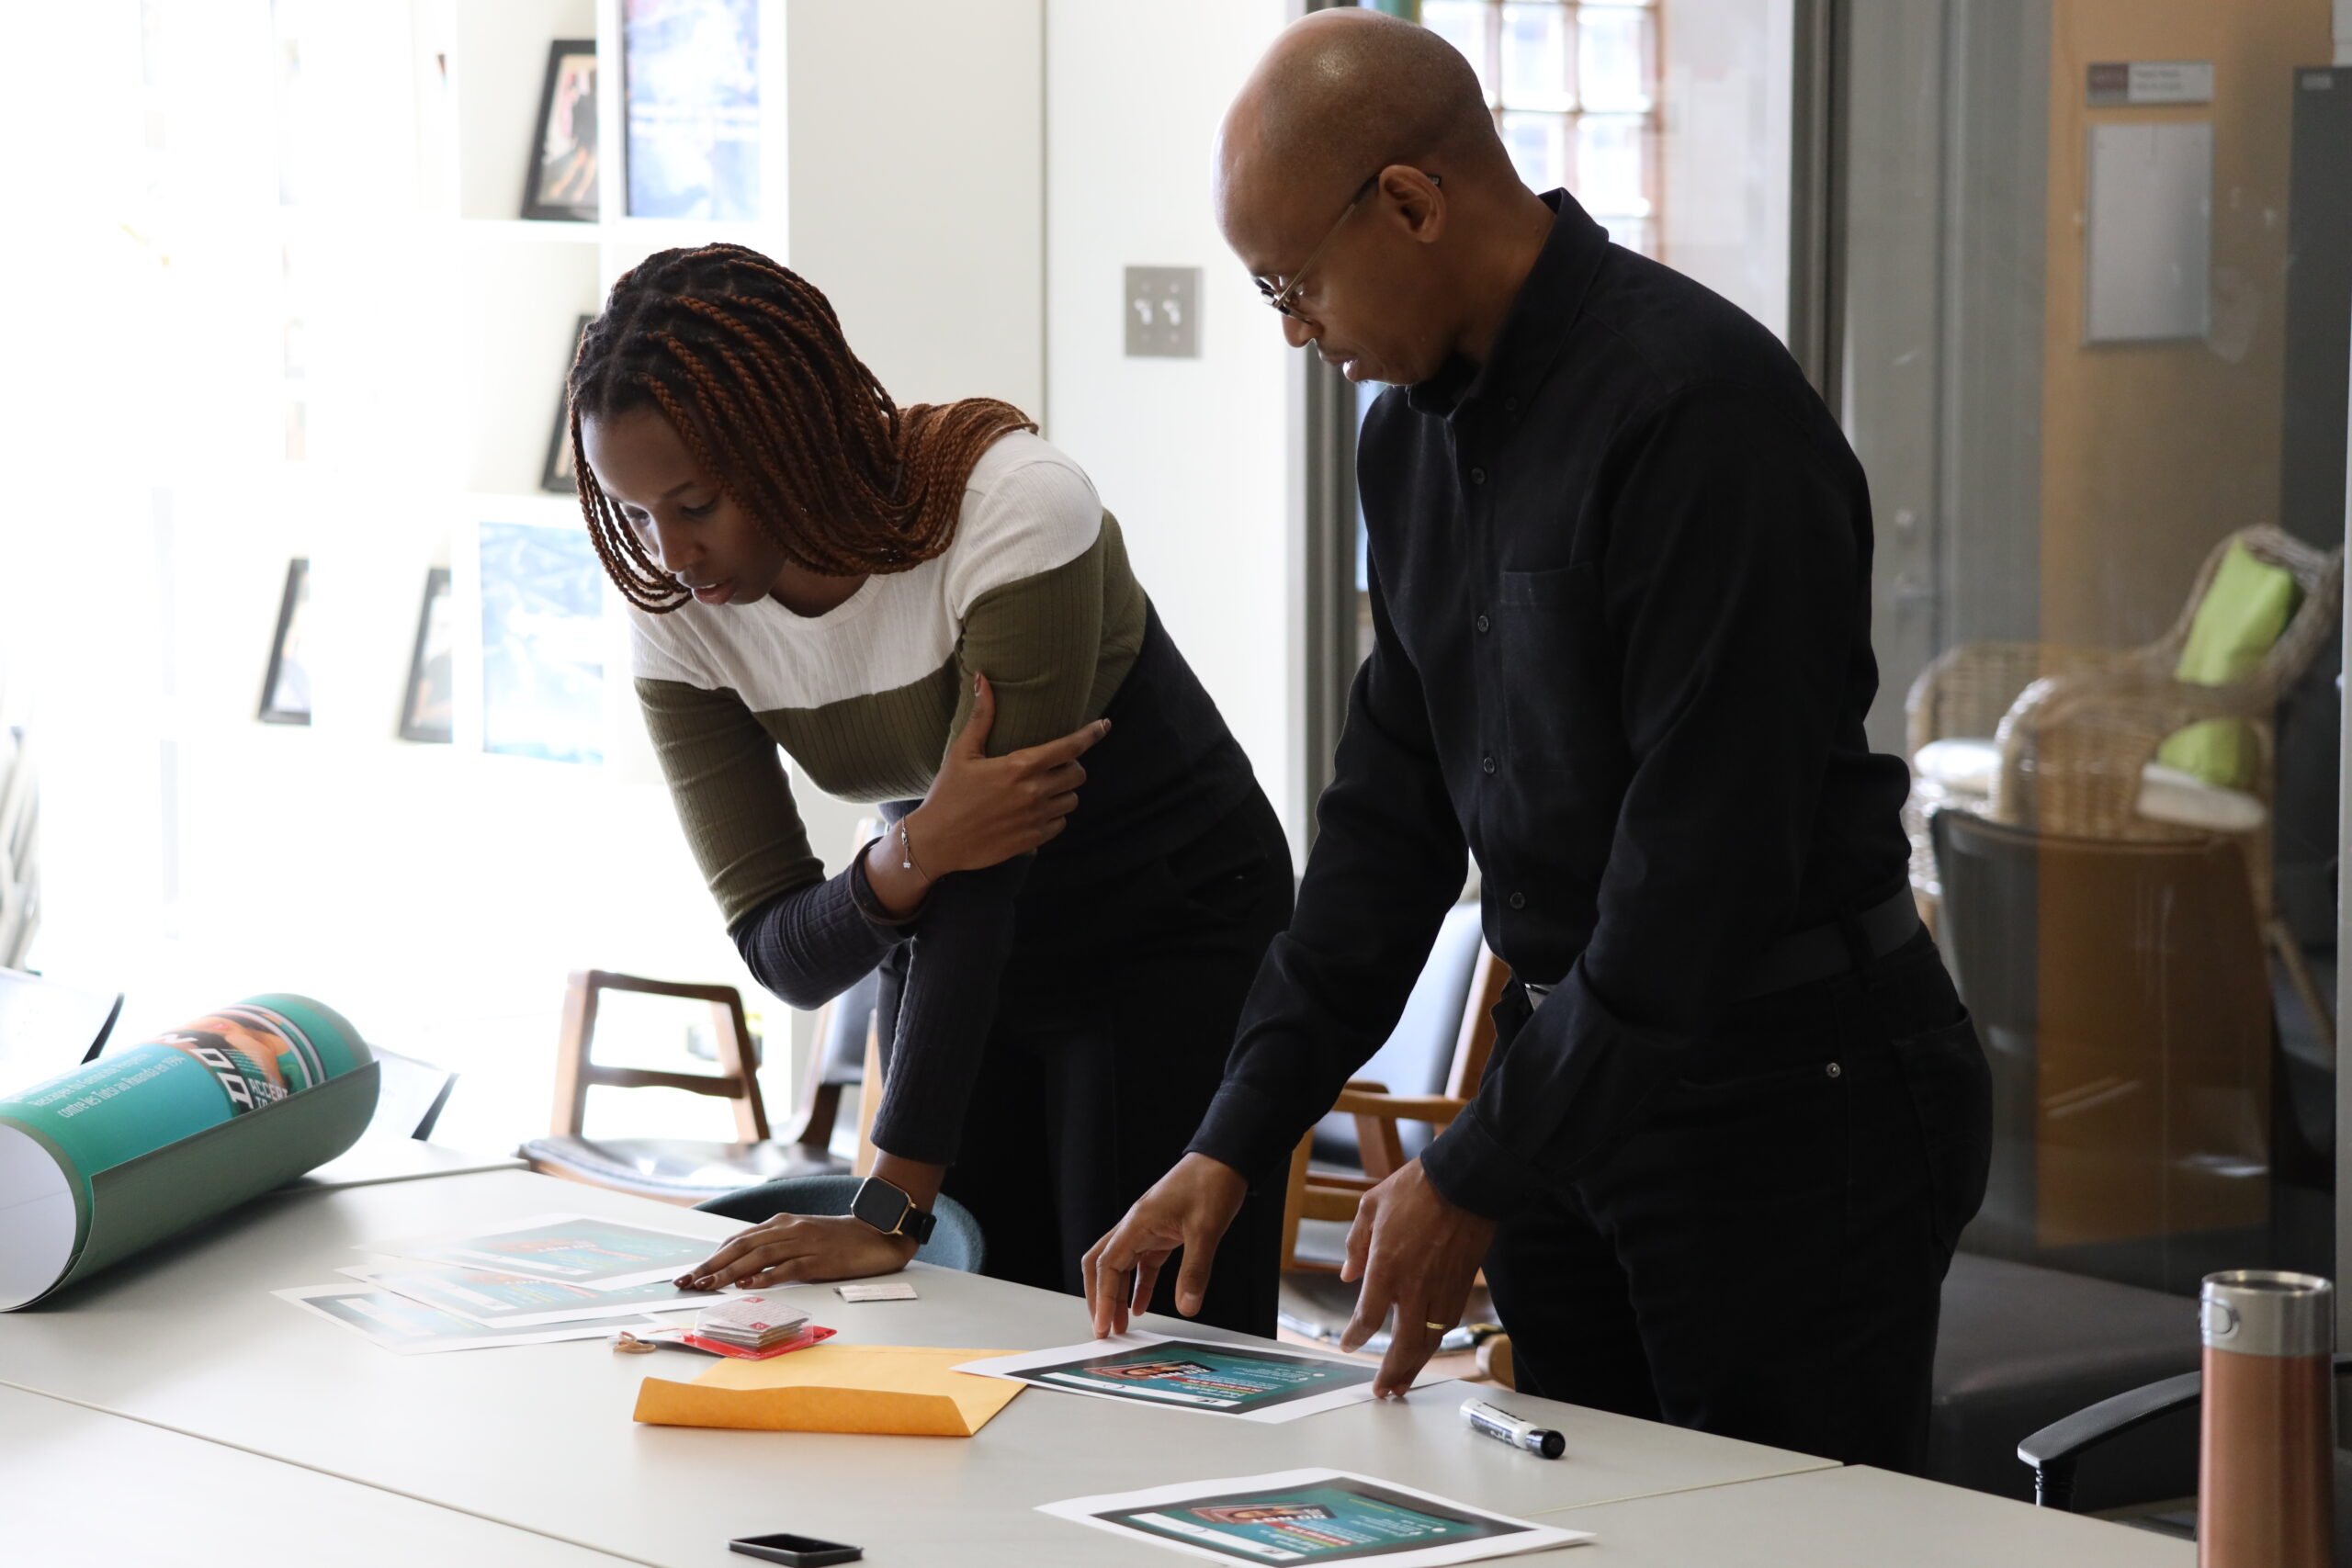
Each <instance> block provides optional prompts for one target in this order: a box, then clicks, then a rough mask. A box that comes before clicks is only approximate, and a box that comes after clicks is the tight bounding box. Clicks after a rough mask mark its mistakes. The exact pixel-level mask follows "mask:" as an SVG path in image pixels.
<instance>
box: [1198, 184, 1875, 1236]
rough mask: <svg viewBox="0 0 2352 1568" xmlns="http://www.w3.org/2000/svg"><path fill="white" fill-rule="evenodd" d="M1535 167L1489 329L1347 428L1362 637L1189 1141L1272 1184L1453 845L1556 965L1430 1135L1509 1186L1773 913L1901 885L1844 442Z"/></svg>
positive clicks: (1506, 1204)
mask: <svg viewBox="0 0 2352 1568" xmlns="http://www.w3.org/2000/svg"><path fill="white" fill-rule="evenodd" d="M1544 199H1545V200H1546V201H1548V202H1550V203H1551V204H1552V205H1553V206H1554V207H1555V209H1556V210H1557V212H1558V218H1557V220H1556V221H1555V224H1554V226H1553V230H1552V233H1551V237H1550V239H1549V240H1548V241H1547V242H1546V243H1545V245H1544V250H1543V253H1542V254H1541V256H1540V258H1539V259H1538V260H1537V262H1536V264H1535V266H1534V269H1533V271H1532V272H1531V273H1530V274H1529V276H1528V278H1527V281H1526V283H1525V284H1524V285H1523V286H1522V287H1521V291H1520V295H1519V298H1518V299H1517V301H1516V302H1515V303H1514V304H1513V306H1512V309H1511V312H1510V316H1509V318H1508V320H1507V321H1506V322H1505V324H1504V326H1503V329H1502V331H1501V333H1500V334H1499V335H1498V338H1497V341H1496V343H1495V346H1494V350H1493V352H1492V354H1491V355H1490V356H1489V358H1488V360H1487V363H1486V364H1485V365H1484V366H1483V367H1474V366H1472V365H1470V364H1468V363H1467V362H1465V361H1461V360H1458V359H1457V360H1456V361H1455V362H1454V363H1453V364H1452V365H1450V366H1449V367H1447V368H1446V369H1445V370H1444V371H1443V372H1442V373H1441V374H1439V375H1438V376H1436V377H1434V378H1431V379H1430V380H1429V381H1426V382H1423V383H1422V384H1420V385H1419V386H1417V387H1413V388H1410V389H1391V390H1390V391H1388V392H1386V393H1385V394H1384V395H1383V396H1382V397H1381V399H1380V400H1379V401H1378V402H1377V403H1376V404H1375V405H1374V408H1373V410H1372V412H1371V414H1370V416H1369V418H1368V419H1367V420H1366V422H1365V424H1364V430H1363V443H1362V448H1361V452H1360V455H1359V458H1358V478H1359V481H1360V488H1361V490H1362V493H1363V508H1364V518H1365V525H1366V530H1367V533H1368V536H1369V545H1370V556H1371V578H1372V593H1371V598H1372V619H1373V627H1374V648H1373V651H1372V655H1371V657H1370V658H1369V659H1368V660H1366V661H1365V663H1364V666H1363V670H1362V671H1360V672H1359V673H1358V674H1357V677H1356V681H1355V687H1354V691H1353V693H1352V694H1351V698H1350V701H1349V709H1348V718H1347V725H1346V728H1345V731H1344V733H1343V734H1342V736H1341V739H1340V748H1339V755H1338V759H1337V763H1336V776H1335V778H1334V780H1333V782H1332V784H1331V787H1330V788H1329V791H1328V792H1326V794H1325V795H1324V796H1323V798H1322V801H1321V803H1320V805H1319V807H1318V808H1317V817H1318V819H1319V822H1320V835H1319V837H1318V838H1317V841H1316V844H1315V849H1314V852H1313V853H1312V854H1311V855H1310V856H1309V858H1308V861H1307V867H1306V879H1305V881H1304V883H1303V885H1302V886H1301V887H1300V890H1299V898H1298V912H1297V916H1296V918H1295V920H1294V921H1293V923H1292V926H1291V929H1290V931H1288V932H1287V933H1285V934H1284V935H1283V936H1282V937H1280V938H1278V939H1277V940H1276V942H1275V943H1274V945H1273V947H1272V950H1271V951H1270V952H1269V953H1268V955H1267V959H1266V963H1265V964H1264V966H1263V968H1262V969H1261V971H1260V973H1259V976H1258V980H1257V984H1256V986H1255V987H1254V989H1253V990H1252V991H1251V993H1250V1000H1249V1004H1248V1006H1247V1008H1246V1009H1245V1010H1244V1012H1243V1014H1242V1020H1241V1029H1240V1034H1239V1038H1238V1042H1237V1043H1236V1045H1235V1049H1234V1055H1233V1059H1232V1063H1231V1065H1230V1066H1229V1068H1228V1070H1227V1076H1226V1081H1225V1083H1224V1086H1223V1087H1222V1089H1220V1090H1219V1092H1218V1094H1217V1097H1216V1102H1215V1103H1214V1105H1213V1106H1212V1107H1211V1108H1210V1111H1209V1113H1208V1116H1207V1117H1206V1119H1205V1120H1204V1122H1203V1123H1202V1126H1201V1130H1200V1133H1199V1134H1198V1135H1197V1137H1196V1138H1195V1139H1194V1141H1193V1145H1192V1147H1193V1149H1194V1150H1197V1151H1199V1152H1201V1153H1204V1154H1207V1155H1210V1156H1214V1157H1216V1158H1217V1159H1220V1160H1223V1161H1225V1162H1226V1163H1227V1164H1228V1165H1232V1166H1234V1167H1236V1168H1238V1169H1240V1170H1241V1171H1243V1172H1244V1173H1246V1174H1248V1175H1250V1177H1251V1178H1252V1179H1261V1178H1264V1177H1268V1176H1271V1175H1272V1173H1273V1172H1274V1170H1275V1169H1276V1168H1278V1167H1279V1165H1280V1162H1281V1160H1282V1158H1283V1156H1284V1155H1285V1154H1286V1153H1287V1152H1288V1150H1289V1149H1290V1148H1291V1147H1292V1145H1295V1143H1296V1141H1297V1139H1298V1137H1299V1135H1300V1134H1301V1133H1302V1132H1303V1131H1304V1130H1305V1129H1306V1127H1307V1126H1308V1125H1309V1124H1311V1123H1312V1122H1314V1121H1315V1120H1316V1119H1317V1117H1318V1116H1320V1115H1321V1114H1322V1113H1323V1112H1324V1111H1326V1110H1328V1109H1329V1106H1330V1105H1331V1103H1332V1101H1333V1100H1335V1099H1336V1098H1337V1096H1338V1094H1339V1090H1340V1086H1341V1085H1342V1084H1343V1083H1344V1082H1345V1081H1346V1080H1347V1078H1348V1077H1349V1076H1350V1075H1351V1073H1352V1072H1354V1071H1355V1070H1356V1069H1357V1068H1358V1067H1360V1066H1362V1065H1363V1062H1364V1061H1365V1060H1366V1059H1367V1058H1368V1057H1369V1056H1370V1055H1372V1053H1373V1052H1374V1050H1375V1049H1376V1048H1377V1047H1378V1046H1379V1044H1380V1043H1381V1042H1382V1041H1383V1040H1384V1039H1385V1037H1386V1035H1387V1033H1388V1032H1389V1030H1390V1029H1392V1028H1393V1027H1394V1026H1395V1024H1396V1021H1397V1016H1398V1014H1399V1013H1400V1011H1401V1010H1402V1009H1403V1007H1404V1002H1405V998H1406V996H1407V994H1408V992H1409V991H1410V989H1411V987H1412V985H1413V982H1414V980H1415V978H1416V977H1417V976H1418V975H1419V971H1420V968H1421V964H1422V963H1423V961H1424V960H1425V959H1426V957H1427V955H1428V953H1429V951H1430V943H1431V942H1432V941H1433V940H1434V937H1435V934H1436V931H1437V928H1438V923H1439V921H1440V920H1441V919H1442V918H1443V916H1444V912H1445V910H1446V908H1448V906H1450V905H1451V904H1452V903H1453V900H1454V897H1455V896H1456V895H1457V894H1458V892H1459V891H1460V888H1461V884H1462V874H1463V865H1464V863H1463V852H1464V849H1465V848H1466V849H1467V850H1468V851H1469V852H1470V853H1471V854H1472V855H1474V856H1476V859H1477V863H1478V865H1479V867H1480V870H1481V872H1482V873H1483V875H1484V886H1485V925H1486V934H1487V942H1488V944H1489V945H1490V946H1492V947H1493V949H1494V950H1495V952H1496V953H1498V955H1500V956H1501V958H1502V959H1503V960H1504V961H1505V962H1506V963H1508V964H1510V966H1511V969H1512V970H1513V972H1514V973H1515V974H1517V975H1518V976H1520V977H1521V979H1524V980H1529V981H1535V982H1540V983H1544V984H1556V986H1557V989H1556V990H1555V991H1554V992H1553V994H1552V995H1551V997H1550V998H1548V999H1547V1000H1546V1001H1545V1002H1544V1005H1543V1006H1542V1007H1541V1008H1540V1009H1539V1010H1537V1011H1536V1013H1535V1015H1534V1016H1533V1017H1532V1019H1530V1020H1529V1021H1528V1022H1527V1024H1526V1025H1525V1027H1523V1028H1522V1029H1521V1030H1520V1032H1519V1033H1518V1035H1517V1037H1516V1038H1515V1039H1514V1040H1512V1041H1511V1042H1510V1044H1509V1046H1508V1048H1507V1049H1505V1050H1501V1051H1498V1053H1497V1054H1496V1055H1495V1057H1494V1059H1493V1060H1492V1061H1491V1062H1490V1064H1489V1065H1488V1067H1487V1075H1486V1078H1485V1081H1484V1084H1483V1085H1482V1087H1481V1089H1480V1090H1479V1093H1478V1097H1477V1100H1476V1104H1475V1105H1474V1106H1473V1107H1472V1108H1471V1109H1470V1110H1469V1111H1467V1112H1466V1113H1464V1115H1463V1116H1462V1117H1461V1118H1460V1119H1459V1120H1457V1121H1456V1122H1454V1123H1453V1126H1452V1127H1451V1128H1450V1129H1448V1130H1447V1131H1446V1132H1445V1133H1444V1134H1442V1136H1440V1137H1439V1138H1437V1139H1436V1140H1435V1141H1434V1142H1433V1143H1432V1144H1431V1145H1430V1147H1429V1149H1428V1151H1427V1153H1426V1154H1425V1155H1424V1156H1423V1165H1424V1168H1426V1170H1427V1171H1428V1173H1429V1176H1430V1179H1431V1180H1432V1181H1433V1182H1434V1183H1435V1184H1436V1186H1437V1188H1438V1190H1439V1191H1440V1192H1441V1193H1442V1194H1443V1195H1444V1196H1445V1197H1446V1198H1447V1199H1448V1200H1449V1201H1453V1202H1454V1203H1457V1204H1459V1205H1461V1206H1463V1207H1464V1208H1467V1209H1470V1210H1473V1211H1475V1212H1476V1213H1483V1214H1487V1215H1489V1216H1498V1215H1500V1214H1503V1213H1507V1212H1509V1211H1510V1209H1512V1208H1513V1207H1515V1206H1517V1203H1518V1202H1519V1201H1520V1200H1521V1198H1523V1197H1524V1196H1526V1195H1527V1194H1528V1193H1529V1192H1530V1191H1531V1190H1533V1189H1535V1188H1538V1187H1543V1186H1550V1185H1553V1184H1555V1183H1556V1182H1559V1181H1561V1180H1565V1179H1571V1178H1573V1177H1574V1176H1576V1175H1577V1174H1578V1173H1579V1172H1580V1171H1581V1170H1583V1169H1585V1168H1589V1165H1590V1163H1591V1162H1592V1161H1593V1160H1594V1159H1595V1158H1597V1157H1599V1156H1600V1155H1601V1154H1603V1153H1605V1152H1606V1150H1607V1148H1608V1146H1609V1145H1610V1144H1611V1142H1612V1141H1613V1139H1614V1138H1615V1137H1616V1136H1617V1135H1618V1134H1620V1133H1622V1132H1623V1131H1624V1130H1625V1129H1626V1127H1627V1126H1628V1124H1629V1123H1630V1122H1631V1121H1632V1119H1633V1117H1634V1114H1635V1113H1636V1112H1637V1111H1638V1109H1639V1106H1640V1104H1641V1101H1642V1100H1644V1099H1645V1097H1646V1096H1647V1095H1648V1093H1649V1092H1650V1090H1651V1089H1654V1088H1656V1087H1657V1085H1658V1084H1660V1083H1661V1082H1663V1081H1664V1080H1665V1078H1666V1077H1668V1076H1669V1075H1670V1074H1671V1073H1672V1072H1673V1070H1674V1064H1675V1061H1676V1059H1677V1057H1678V1055H1679V1050H1680V1048H1681V1047H1683V1046H1685V1045H1687V1044H1689V1043H1691V1042H1692V1041H1693V1040H1695V1039H1697V1038H1699V1037H1701V1036H1702V1035H1703V1034H1705V1033H1706V1032H1707V1031H1708V1030H1709V1029H1710V1027H1711V1026H1712V1025H1713V1022H1714V1021H1716V1019H1717V1018H1718V1017H1719V1016H1720V1014H1721V1013H1722V1011H1723V1010H1724V1008H1725V1007H1726V1006H1727V1005H1728V1004H1729V1002H1730V1001H1731V1000H1732V998H1735V997H1736V996H1737V995H1738V994H1739V992H1740V990H1741V989H1742V987H1743V982H1744V981H1745V979H1746V977H1747V975H1748V974H1749V973H1750V972H1751V971H1752V970H1753V968H1754V965H1755V964H1756V961H1757V959H1758V956H1759V955H1761V954H1762V953H1763V952H1764V950H1765V949H1766V948H1767V947H1769V946H1770V944H1771V943H1772V942H1774V941H1775V940H1776V939H1778V938H1779V937H1781V936H1782V935H1784V934H1786V933H1788V932H1790V931H1798V930H1802V929H1804V928H1806V927H1808V926H1813V925H1817V924H1819V923H1821V922H1823V921H1826V920H1831V919H1836V918H1837V917H1838V915H1839V914H1840V912H1842V911H1851V910H1859V909H1860V908H1864V907H1866V906H1867V905H1868V904H1870V903H1872V902H1875V901H1877V900H1879V899H1881V898H1883V897H1886V896H1887V895H1889V894H1890V893H1892V892H1893V891H1894V890H1895V889H1896V888H1898V887H1900V886H1902V883H1903V878H1904V867H1905V854H1906V850H1905V839H1904V835H1903V831H1902V829H1901V826H1900V824H1899V821H1898V818H1897V811H1898V809H1899V807H1901V804H1902V801H1903V797H1904V794H1905V789H1906V787H1907V775H1906V773H1905V768H1904V765H1903V763H1902V762H1901V761H1898V760H1897V759H1895V758H1892V757H1885V756H1878V755H1873V754H1872V753H1871V750H1870V748H1869V745H1868V743H1867V742H1866V741H1865V740H1864V739H1863V734H1862V718H1863V715H1864V714H1865V713H1866V712H1867V711H1868V710H1869V707H1870V705H1871V696H1872V694H1874V693H1875V691H1876V690H1877V685H1878V671H1877V666H1876V663H1875V662H1874V660H1872V658H1871V646H1870V591H1871V590H1870V578H1871V520H1870V499H1869V495H1868V492H1867V490H1866V488H1865V485H1864V482H1863V478H1862V471H1861V467H1860V464H1859V463H1858V462H1857V461H1856V460H1855V457H1854V455H1853V453H1852V451H1851V449H1850V448H1849V447H1848V446H1847V444H1846V441H1845V438H1844V436H1843V434H1841V433H1840V432H1839V430H1838V425H1837V423H1836V422H1835V421H1834V420H1833V419H1832V418H1831V417H1830V414H1829V412H1828V411H1827V409H1826V408H1825V407H1824V406H1823V404H1822V402H1821V400H1820V399H1819V398H1818V397H1817V396H1816V395H1815V393H1814V390H1813V389H1812V388H1811V387H1810V386H1809V385H1808V384H1807V383H1806V382H1805V380H1804V376H1803V375H1802V373H1801V372H1800V371H1799V370H1798V368H1797V366H1796V364H1795V362H1794V361H1793V360H1792V359H1791V358H1790V357H1789V355H1788V354H1787V352H1786V351H1785V350H1783V349H1782V348H1781V344H1779V343H1778V342H1777V341H1776V340H1775V339H1774V338H1773V337H1772V335H1771V334H1770V333H1768V332H1767V331H1766V330H1765V329H1764V328H1763V327H1761V326H1759V325H1758V323H1757V322H1756V321H1753V320H1751V319H1750V318H1749V317H1747V315H1745V314H1744V313H1742V312H1741V311H1740V310H1737V309H1736V308H1735V307H1734V306H1732V305H1731V304H1729V303H1727V302H1726V301H1724V299H1721V298H1719V297H1717V296H1716V295H1714V294H1713V293H1711V292H1709V291H1708V290H1707V289H1705V288H1702V287H1701V286H1700V285H1698V284H1696V283H1694V282H1692V281H1691V280H1690V279H1689V278H1686V277H1684V276H1681V275H1679V274H1678V273H1675V272H1673V271H1671V270H1669V269H1668V268H1667V267H1664V266H1661V265H1657V263H1654V262H1651V261H1648V260H1645V259H1644V258H1643V257H1641V256H1638V255H1635V254H1633V253H1632V252H1629V251H1626V250H1624V249H1623V248H1621V247H1618V246H1615V245H1612V244H1611V243H1609V240H1608V236H1607V234H1606V232H1605V231H1603V230H1602V229H1601V228H1600V226H1599V225H1598V224H1596V223H1595V222H1594V221H1593V220H1591V219H1590V218H1589V217H1588V216H1587V215H1586V214H1585V212H1584V210H1583V209H1582V208H1580V207H1578V206H1577V203H1576V202H1575V201H1574V199H1572V198H1571V197H1568V196H1567V195H1566V193H1565V192H1560V193H1555V194H1554V195H1552V196H1549V197H1545V198H1544Z"/></svg>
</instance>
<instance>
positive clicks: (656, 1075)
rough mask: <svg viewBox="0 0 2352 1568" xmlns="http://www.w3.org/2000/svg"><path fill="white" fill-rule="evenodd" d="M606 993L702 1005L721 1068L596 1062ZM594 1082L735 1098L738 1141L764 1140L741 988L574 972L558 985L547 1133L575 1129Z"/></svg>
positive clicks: (571, 1133)
mask: <svg viewBox="0 0 2352 1568" xmlns="http://www.w3.org/2000/svg"><path fill="white" fill-rule="evenodd" d="M606 991H633V992H637V993H639V994H641V995H645V996H654V997H679V998H684V999H686V1000H688V1001H699V1002H707V1003H708V1004H709V1005H710V1014H711V1026H712V1028H713V1030H714V1032H716V1033H717V1035H718V1065H719V1066H720V1068H721V1069H723V1070H722V1071H721V1072H719V1073H718V1074H717V1075H713V1074H709V1073H672V1072H658V1071H654V1070H652V1069H650V1068H645V1067H600V1066H597V1065H596V1064H595V1061H594V1055H593V1054H594V1048H595V1043H596V1012H597V1001H598V998H600V997H602V996H603V994H604V993H605V992H606ZM600 1086H601V1087H605V1088H611V1089H684V1090H685V1091H686V1092H687V1093H689V1094H709V1095H717V1096H718V1097H719V1098H720V1099H723V1100H731V1101H733V1103H734V1109H735V1129H736V1133H737V1134H738V1136H739V1137H740V1138H741V1140H742V1141H743V1142H744V1143H747V1144H754V1143H763V1142H765V1141H766V1139H767V1135H768V1112H767V1106H766V1104H765V1103H764V1102H763V1100H761V1098H760V1076H759V1065H758V1063H757V1062H756V1061H755V1060H754V1059H753V1056H752V1029H751V1025H750V1024H749V1023H748V1022H747V1021H745V1020H744V1017H743V997H742V993H741V992H740V991H738V990H737V989H736V988H735V987H732V986H697V985H688V984H685V983H684V982H681V981H676V980H648V979H645V978H643V977H642V976H636V975H616V974H613V973H611V972H610V971H607V970H603V969H582V970H578V971H575V972H574V973H573V975H572V976H571V983H570V984H569V985H568V986H567V987H566V988H565V990H564V998H563V1032H562V1034H561V1036H560V1038H559V1040H558V1041H557V1043H556V1059H555V1115H554V1118H553V1124H552V1127H551V1134H552V1135H553V1136H555V1137H559V1138H576V1137H578V1136H579V1135H580V1130H581V1122H582V1120H583V1119H584V1118H585V1116H586V1114H587V1110H588V1090H589V1089H591V1088H594V1087H600Z"/></svg>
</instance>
